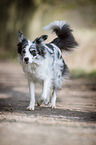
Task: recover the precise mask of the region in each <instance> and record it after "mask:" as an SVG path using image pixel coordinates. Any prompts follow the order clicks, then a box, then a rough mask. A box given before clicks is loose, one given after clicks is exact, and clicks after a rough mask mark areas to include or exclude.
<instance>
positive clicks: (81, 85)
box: [0, 62, 96, 145]
mask: <svg viewBox="0 0 96 145" xmlns="http://www.w3.org/2000/svg"><path fill="white" fill-rule="evenodd" d="M40 94H41V86H40V85H37V89H36V98H38V97H40ZM28 104H29V95H28V86H27V80H26V79H25V76H24V73H23V71H22V69H21V66H20V65H19V64H16V63H12V62H0V145H38V144H39V145H41V144H42V145H95V144H96V81H92V80H86V79H72V80H71V81H68V82H66V84H65V85H64V86H63V89H62V90H61V91H60V92H59V95H58V98H57V108H56V109H51V108H49V107H48V106H44V105H42V106H41V107H37V106H36V108H35V110H34V111H27V109H26V107H27V106H28Z"/></svg>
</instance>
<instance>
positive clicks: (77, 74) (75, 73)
mask: <svg viewBox="0 0 96 145" xmlns="http://www.w3.org/2000/svg"><path fill="white" fill-rule="evenodd" d="M71 78H73V79H75V78H86V79H94V80H96V70H94V71H92V72H86V71H84V70H82V69H74V70H71Z"/></svg>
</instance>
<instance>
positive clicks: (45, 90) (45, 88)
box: [37, 79, 51, 106]
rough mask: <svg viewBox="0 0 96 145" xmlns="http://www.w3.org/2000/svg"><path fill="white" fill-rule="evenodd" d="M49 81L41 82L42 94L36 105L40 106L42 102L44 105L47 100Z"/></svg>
mask: <svg viewBox="0 0 96 145" xmlns="http://www.w3.org/2000/svg"><path fill="white" fill-rule="evenodd" d="M50 82H51V81H50V79H49V80H45V81H44V82H43V92H42V96H41V98H40V99H39V100H38V102H37V105H38V106H40V105H41V104H42V103H43V102H44V103H45V104H46V102H48V100H49V95H50V94H49V93H50Z"/></svg>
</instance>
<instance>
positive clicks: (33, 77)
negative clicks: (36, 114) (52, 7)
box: [17, 21, 78, 110]
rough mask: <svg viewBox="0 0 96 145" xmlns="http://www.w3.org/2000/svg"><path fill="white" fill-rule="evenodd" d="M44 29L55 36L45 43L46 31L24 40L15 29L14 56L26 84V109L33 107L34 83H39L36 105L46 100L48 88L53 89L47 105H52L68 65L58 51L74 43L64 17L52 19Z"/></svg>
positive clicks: (74, 44)
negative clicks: (15, 52)
mask: <svg viewBox="0 0 96 145" xmlns="http://www.w3.org/2000/svg"><path fill="white" fill-rule="evenodd" d="M44 29H46V30H51V31H52V32H55V33H56V35H57V37H56V38H55V39H54V40H52V42H50V43H47V44H45V43H44V41H45V40H46V39H47V38H48V35H42V36H40V37H38V38H36V39H35V40H34V41H30V40H28V39H27V38H26V37H24V36H23V33H22V32H21V31H19V34H18V37H19V42H18V44H17V46H18V59H19V62H20V64H21V65H22V68H23V70H24V72H25V74H26V77H27V80H28V84H29V94H30V104H29V106H28V107H27V109H28V110H34V107H35V84H36V83H37V82H39V83H41V84H42V86H43V90H42V95H41V97H40V98H39V99H38V101H37V105H39V106H40V105H41V104H42V103H45V104H48V103H49V102H50V89H51V88H52V89H53V93H52V98H51V102H50V107H52V108H55V107H56V106H55V105H56V97H57V94H58V91H59V90H60V89H61V88H62V84H63V82H64V80H66V76H68V67H67V65H66V64H65V62H64V59H63V57H62V51H67V52H70V51H72V50H73V48H75V47H76V46H77V45H78V44H77V42H76V41H75V39H74V36H73V34H72V30H71V29H70V26H69V24H68V23H66V21H54V22H52V23H50V24H49V25H48V26H45V27H44Z"/></svg>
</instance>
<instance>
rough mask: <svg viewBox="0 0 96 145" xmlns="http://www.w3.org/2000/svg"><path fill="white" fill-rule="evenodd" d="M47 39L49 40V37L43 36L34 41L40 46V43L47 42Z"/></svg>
mask: <svg viewBox="0 0 96 145" xmlns="http://www.w3.org/2000/svg"><path fill="white" fill-rule="evenodd" d="M47 38H48V35H42V36H41V37H39V38H36V39H35V40H34V42H36V44H40V43H42V42H43V41H45V40H46V39H47Z"/></svg>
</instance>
